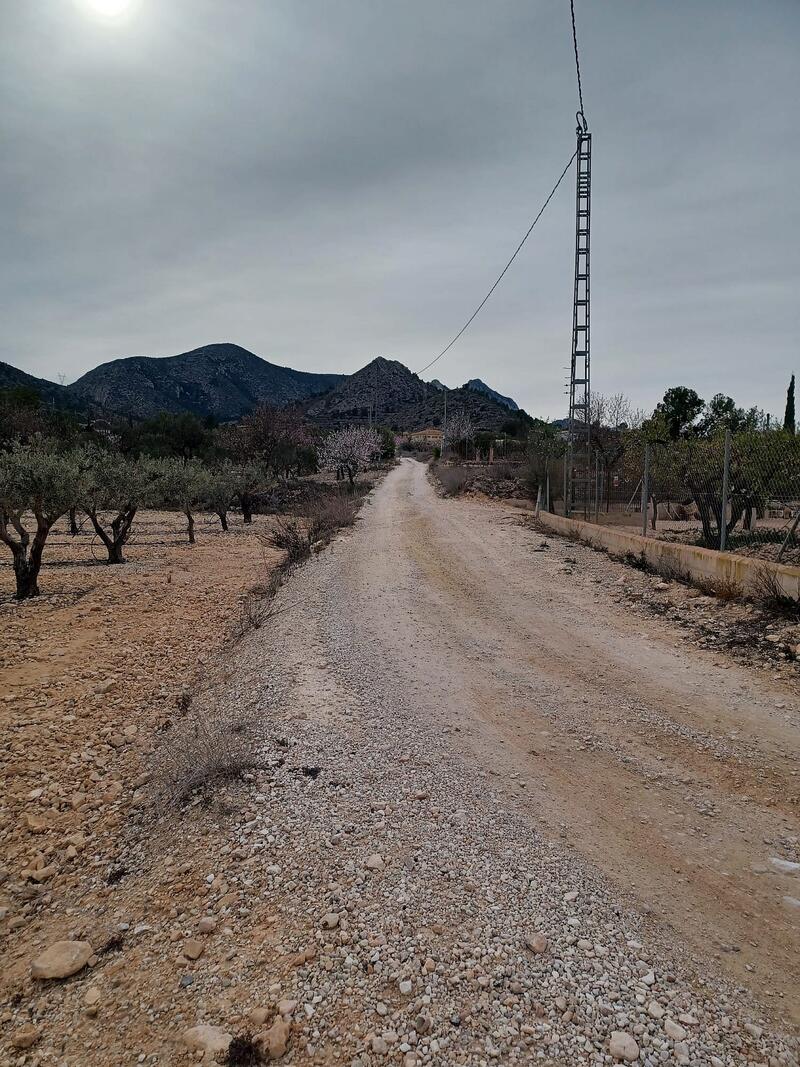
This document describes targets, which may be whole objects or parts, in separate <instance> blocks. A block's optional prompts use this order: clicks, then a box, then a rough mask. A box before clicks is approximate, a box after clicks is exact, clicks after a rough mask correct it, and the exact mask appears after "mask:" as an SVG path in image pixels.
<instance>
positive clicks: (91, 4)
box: [84, 0, 132, 19]
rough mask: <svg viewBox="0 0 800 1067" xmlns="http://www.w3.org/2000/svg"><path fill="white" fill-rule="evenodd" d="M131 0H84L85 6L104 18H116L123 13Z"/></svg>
mask: <svg viewBox="0 0 800 1067" xmlns="http://www.w3.org/2000/svg"><path fill="white" fill-rule="evenodd" d="M131 3H132V0H84V4H85V5H86V7H87V8H88V9H89V10H90V11H91V12H93V14H95V15H99V16H100V17H101V18H104V19H116V18H119V17H120V16H121V15H124V14H125V12H126V11H127V10H128V8H129V7H130V6H131Z"/></svg>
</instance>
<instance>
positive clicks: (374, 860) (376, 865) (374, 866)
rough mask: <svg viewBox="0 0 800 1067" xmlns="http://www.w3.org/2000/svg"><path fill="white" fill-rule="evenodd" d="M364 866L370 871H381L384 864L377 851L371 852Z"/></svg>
mask: <svg viewBox="0 0 800 1067" xmlns="http://www.w3.org/2000/svg"><path fill="white" fill-rule="evenodd" d="M364 866H365V867H366V868H367V869H368V870H370V871H382V870H383V868H384V866H385V864H384V862H383V859H382V857H381V856H379V855H378V853H377V852H373V853H372V855H371V856H370V857H369V859H368V860H367V861H366V863H365V864H364Z"/></svg>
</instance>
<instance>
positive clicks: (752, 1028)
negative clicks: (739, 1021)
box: [744, 1023, 764, 1041]
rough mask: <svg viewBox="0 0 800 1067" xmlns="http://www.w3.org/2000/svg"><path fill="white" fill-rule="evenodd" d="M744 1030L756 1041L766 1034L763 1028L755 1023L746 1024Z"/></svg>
mask: <svg viewBox="0 0 800 1067" xmlns="http://www.w3.org/2000/svg"><path fill="white" fill-rule="evenodd" d="M744 1028H745V1030H746V1031H747V1033H748V1034H749V1035H750V1036H751V1037H754V1038H755V1039H756V1041H758V1039H759V1038H760V1037H761V1035H762V1034H763V1033H764V1031H763V1030H762V1028H761V1027H760V1026H756V1024H755V1023H745V1024H744Z"/></svg>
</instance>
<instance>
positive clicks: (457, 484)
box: [430, 463, 472, 496]
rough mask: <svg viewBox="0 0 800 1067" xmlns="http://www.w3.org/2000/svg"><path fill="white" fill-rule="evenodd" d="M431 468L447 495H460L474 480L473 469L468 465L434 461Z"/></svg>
mask: <svg viewBox="0 0 800 1067" xmlns="http://www.w3.org/2000/svg"><path fill="white" fill-rule="evenodd" d="M430 469H431V473H432V474H433V476H434V478H435V479H436V480H437V482H438V483H439V485H440V487H441V490H442V492H443V493H444V495H445V496H458V495H459V494H460V493H463V492H464V491H465V490H466V489H467V488H468V487H469V483H470V481H471V480H472V471H470V469H469V468H468V467H456V466H453V467H451V466H447V465H445V464H441V463H432V464H431V467H430Z"/></svg>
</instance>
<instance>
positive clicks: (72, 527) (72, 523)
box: [69, 508, 80, 537]
mask: <svg viewBox="0 0 800 1067" xmlns="http://www.w3.org/2000/svg"><path fill="white" fill-rule="evenodd" d="M77 511H78V509H77V508H70V509H69V532H70V533H71V534H72V536H73V537H74V536H75V534H77V533H80V530H79V529H78V521H77V518H76V515H77Z"/></svg>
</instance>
